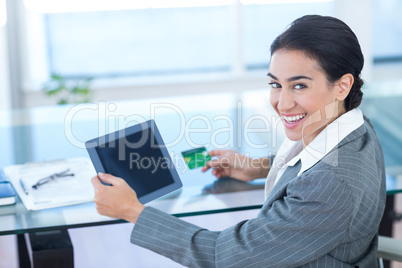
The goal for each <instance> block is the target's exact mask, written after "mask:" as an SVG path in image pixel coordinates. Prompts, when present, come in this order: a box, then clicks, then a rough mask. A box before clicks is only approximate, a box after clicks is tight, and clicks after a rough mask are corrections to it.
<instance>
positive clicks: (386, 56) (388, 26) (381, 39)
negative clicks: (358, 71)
mask: <svg viewBox="0 0 402 268" xmlns="http://www.w3.org/2000/svg"><path fill="white" fill-rule="evenodd" d="M401 10H402V1H398V0H375V1H374V3H373V24H372V26H373V56H374V61H375V62H387V61H402V46H401V43H402V17H401V16H400V11H401Z"/></svg>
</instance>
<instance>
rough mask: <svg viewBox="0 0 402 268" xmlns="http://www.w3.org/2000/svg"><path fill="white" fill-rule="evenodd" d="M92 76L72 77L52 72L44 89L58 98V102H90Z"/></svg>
mask: <svg viewBox="0 0 402 268" xmlns="http://www.w3.org/2000/svg"><path fill="white" fill-rule="evenodd" d="M91 81H92V78H90V77H88V78H82V79H72V78H65V77H63V76H61V75H58V74H52V76H51V80H50V81H48V82H47V83H45V85H44V87H43V91H44V93H45V95H46V96H48V97H52V98H58V100H57V104H67V103H84V102H90V101H91V99H92V97H93V91H92V90H91V88H90V84H91Z"/></svg>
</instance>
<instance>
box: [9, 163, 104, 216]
mask: <svg viewBox="0 0 402 268" xmlns="http://www.w3.org/2000/svg"><path fill="white" fill-rule="evenodd" d="M65 170H69V173H73V174H74V176H66V177H56V178H54V179H52V180H49V181H48V182H46V183H44V184H42V185H40V186H39V187H37V189H34V188H32V186H33V185H35V184H37V183H38V181H39V180H41V179H43V178H46V177H48V176H50V175H52V174H55V173H60V172H63V171H65ZM4 173H5V175H6V177H7V178H8V180H9V181H10V182H11V183H12V184H13V186H14V189H15V190H16V192H17V193H18V195H19V197H20V198H21V200H22V202H23V203H24V205H25V207H26V208H27V209H28V210H40V209H47V208H54V207H61V206H68V205H74V204H80V203H85V202H91V201H93V199H94V189H93V187H92V184H91V178H92V177H93V176H95V175H96V171H95V169H94V167H93V165H92V162H91V160H90V159H89V158H71V159H65V160H55V161H47V162H33V163H28V164H25V165H14V166H9V167H5V168H4ZM24 188H25V189H24Z"/></svg>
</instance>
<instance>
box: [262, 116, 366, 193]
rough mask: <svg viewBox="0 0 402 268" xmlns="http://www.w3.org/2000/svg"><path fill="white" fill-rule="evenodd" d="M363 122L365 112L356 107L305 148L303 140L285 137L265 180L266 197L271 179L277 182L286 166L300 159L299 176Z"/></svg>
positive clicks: (335, 121)
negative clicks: (292, 139)
mask: <svg viewBox="0 0 402 268" xmlns="http://www.w3.org/2000/svg"><path fill="white" fill-rule="evenodd" d="M363 123H364V119H363V113H362V112H361V110H360V109H358V108H355V109H353V110H350V111H349V112H347V113H345V114H343V115H341V116H340V117H338V118H337V119H335V120H334V121H333V122H331V123H330V124H329V125H328V126H327V127H326V128H324V129H323V130H322V131H321V132H320V133H319V134H318V135H317V137H315V138H314V140H313V141H311V142H310V143H309V144H308V145H307V146H306V147H305V148H304V149H303V142H302V140H298V141H291V140H289V139H288V138H285V140H284V142H283V143H282V145H281V146H280V147H279V150H278V152H277V154H276V156H275V158H274V161H273V163H272V165H271V168H270V171H269V173H268V176H267V180H266V182H265V198H267V197H268V195H269V190H268V189H267V185H268V181H269V180H272V179H275V184H276V183H277V182H278V180H279V179H280V178H281V176H282V175H283V173H284V172H285V170H286V168H287V167H289V166H294V165H295V164H296V163H297V162H298V161H299V160H300V161H301V168H300V171H299V173H298V174H297V175H298V176H299V175H300V174H302V173H303V172H304V171H306V170H308V169H309V168H311V167H312V166H314V165H315V164H316V163H317V162H319V161H320V160H321V159H322V158H323V157H324V156H326V155H327V154H328V153H329V152H330V151H331V150H332V149H334V148H335V146H337V145H338V144H339V142H340V141H341V140H343V139H344V138H345V137H346V136H348V135H349V134H350V133H352V132H353V131H354V130H356V129H357V128H359V127H360V126H361V125H363Z"/></svg>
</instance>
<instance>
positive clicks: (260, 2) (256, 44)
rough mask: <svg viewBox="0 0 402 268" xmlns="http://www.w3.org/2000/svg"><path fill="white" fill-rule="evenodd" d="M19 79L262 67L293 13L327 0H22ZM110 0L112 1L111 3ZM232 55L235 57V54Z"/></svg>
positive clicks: (318, 10) (323, 8)
mask: <svg viewBox="0 0 402 268" xmlns="http://www.w3.org/2000/svg"><path fill="white" fill-rule="evenodd" d="M24 3H25V14H26V16H25V17H26V25H27V26H26V36H27V47H26V51H27V53H26V55H27V56H26V58H27V59H26V61H27V65H28V70H27V71H26V73H27V80H28V83H26V84H31V85H32V84H34V85H36V88H39V85H40V83H41V82H42V83H43V82H45V81H46V80H47V79H48V78H49V77H50V74H53V73H56V74H60V75H63V76H66V77H73V78H74V77H88V76H90V77H95V78H124V77H134V78H135V77H137V78H138V77H144V76H147V77H151V79H152V77H155V76H159V75H170V74H175V75H186V74H201V75H202V74H217V75H218V76H219V75H226V76H227V75H233V74H234V73H236V72H235V70H240V72H237V73H236V75H238V76H239V75H240V76H244V75H247V73H248V72H249V71H253V70H264V71H265V70H266V68H267V64H268V60H269V45H270V43H271V42H272V40H273V39H274V38H275V37H276V36H277V35H278V34H279V33H280V32H282V31H283V30H284V29H285V28H286V26H287V25H288V24H289V23H290V22H291V21H292V20H294V19H295V18H297V17H300V16H302V15H305V14H321V15H333V10H334V7H333V6H334V4H333V1H330V0H281V1H279V0H213V1H212V0H153V1H152V0H148V1H146V0H136V1H135V0H133V1H123V0H114V1H95V0H81V1H78V0H70V1H51V0H25V1H24ZM111 3H112V4H111ZM236 59H239V60H236Z"/></svg>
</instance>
